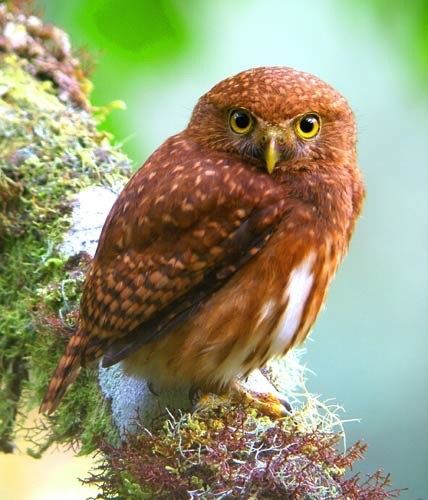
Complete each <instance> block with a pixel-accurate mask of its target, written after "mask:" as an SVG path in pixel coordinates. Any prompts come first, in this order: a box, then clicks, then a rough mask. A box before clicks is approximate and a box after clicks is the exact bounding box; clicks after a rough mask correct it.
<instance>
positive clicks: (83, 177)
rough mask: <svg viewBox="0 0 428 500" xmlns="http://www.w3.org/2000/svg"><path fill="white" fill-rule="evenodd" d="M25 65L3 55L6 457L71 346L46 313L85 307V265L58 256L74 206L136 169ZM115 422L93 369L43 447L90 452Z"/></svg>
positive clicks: (0, 145)
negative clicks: (17, 426) (79, 196)
mask: <svg viewBox="0 0 428 500" xmlns="http://www.w3.org/2000/svg"><path fill="white" fill-rule="evenodd" d="M26 64H27V63H26V62H25V61H23V60H22V59H20V58H18V57H17V56H15V55H13V54H9V55H3V56H1V58H0V114H1V120H0V153H1V157H0V239H1V248H0V251H1V253H0V353H1V354H0V448H2V449H3V450H6V451H10V450H11V449H12V447H13V445H12V441H13V434H14V422H15V419H16V416H17V412H18V409H19V408H23V407H24V406H25V407H27V408H28V407H30V406H35V405H37V404H38V403H39V402H40V399H41V396H42V392H43V391H44V390H45V388H46V385H47V382H48V378H49V376H50V375H51V374H52V371H53V369H54V365H55V364H56V362H57V360H58V358H59V355H60V352H61V351H62V349H63V346H64V342H65V338H64V335H62V336H61V335H58V331H59V330H60V328H57V330H55V328H52V323H51V324H49V322H46V321H45V317H48V316H52V315H54V316H55V317H58V318H60V323H61V324H62V323H64V325H67V322H70V321H71V320H70V318H69V315H70V314H72V313H73V310H75V309H76V307H77V303H78V298H79V294H80V284H81V281H82V269H83V267H82V263H81V262H77V263H74V265H71V267H70V266H69V268H67V262H65V261H64V257H62V256H61V254H60V253H59V252H58V247H59V244H60V243H61V241H62V238H63V235H64V232H65V231H66V229H67V227H68V225H69V220H70V200H71V198H72V196H73V195H74V194H75V193H77V192H79V191H80V190H82V189H84V188H85V187H87V186H90V185H94V184H99V185H104V186H117V185H118V184H119V183H123V182H124V180H125V179H126V178H127V177H128V175H129V168H130V165H129V160H128V159H127V158H126V157H125V156H124V155H123V154H122V153H120V152H119V151H118V150H116V149H115V148H114V147H113V146H112V145H111V144H110V142H109V140H108V138H107V136H106V135H105V134H104V133H101V132H99V131H98V130H97V122H96V120H95V119H94V118H93V116H91V115H90V114H89V113H88V112H87V111H86V110H84V109H81V108H79V107H77V106H72V105H70V103H67V102H63V101H61V100H60V99H59V98H58V93H59V92H60V91H61V90H60V89H59V88H58V87H57V86H55V85H53V84H52V82H51V81H49V80H44V81H40V80H37V79H36V78H34V77H33V76H31V75H30V74H28V72H27V71H26ZM48 330H49V332H48ZM29 378H31V383H29V382H28V380H29ZM109 421H110V417H109V414H108V412H107V405H106V403H105V402H103V401H102V399H101V396H99V393H98V389H97V384H96V379H95V375H94V374H90V373H85V374H83V376H82V377H81V378H80V379H79V381H78V383H77V384H76V385H75V387H74V389H73V390H72V391H70V394H68V395H67V396H66V398H65V402H64V405H63V406H62V407H61V409H60V410H59V412H58V413H57V414H56V415H55V416H54V417H52V418H51V419H50V422H49V425H48V428H49V432H48V434H47V435H46V433H44V438H43V442H39V445H40V446H41V448H43V447H45V445H46V443H48V442H53V441H55V442H66V443H75V442H76V441H77V440H78V439H79V440H80V442H81V444H82V446H83V447H82V451H83V452H86V451H89V450H90V449H91V448H92V447H93V444H92V445H91V444H90V443H91V442H92V443H93V440H94V437H95V436H99V435H110V436H111V435H112V434H113V430H112V427H111V424H110V422H109Z"/></svg>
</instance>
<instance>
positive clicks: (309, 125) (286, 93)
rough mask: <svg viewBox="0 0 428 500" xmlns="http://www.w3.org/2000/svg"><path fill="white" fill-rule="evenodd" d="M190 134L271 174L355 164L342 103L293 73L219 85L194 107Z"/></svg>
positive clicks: (268, 71) (276, 71)
mask: <svg viewBox="0 0 428 500" xmlns="http://www.w3.org/2000/svg"><path fill="white" fill-rule="evenodd" d="M188 132H189V133H190V135H191V136H192V137H193V138H194V140H195V141H197V142H198V143H200V144H201V145H203V146H204V147H207V148H210V149H213V150H216V151H221V152H224V153H229V154H232V155H238V156H239V157H241V158H242V159H243V160H245V161H246V162H250V163H252V164H255V165H257V166H259V167H261V168H265V169H266V170H267V171H268V172H269V173H273V172H274V170H276V169H280V170H281V169H282V170H293V169H302V168H305V169H316V168H322V167H323V165H324V166H325V164H326V162H327V163H330V162H332V163H335V162H337V161H338V160H339V159H340V161H341V162H343V161H345V162H347V161H349V162H354V161H355V122H354V118H353V114H352V111H351V109H350V107H349V106H348V104H347V102H346V100H345V99H344V97H342V96H341V95H340V94H339V93H338V92H337V91H336V90H334V89H333V88H332V87H330V86H329V85H328V84H326V83H325V82H323V81H322V80H320V79H318V78H317V77H315V76H313V75H311V74H309V73H304V72H301V71H296V70H294V69H292V68H286V67H261V68H254V69H250V70H247V71H243V72H242V73H239V74H237V75H235V76H232V77H230V78H227V79H226V80H223V81H222V82H220V83H218V84H217V85H216V86H215V87H213V88H212V89H211V90H210V91H209V92H208V93H206V94H205V95H204V96H202V97H201V99H200V100H199V102H198V103H197V105H196V107H195V109H194V111H193V114H192V118H191V120H190V124H189V127H188Z"/></svg>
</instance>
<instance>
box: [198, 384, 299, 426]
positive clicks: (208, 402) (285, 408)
mask: <svg viewBox="0 0 428 500" xmlns="http://www.w3.org/2000/svg"><path fill="white" fill-rule="evenodd" d="M189 398H190V401H191V403H192V407H193V409H194V411H199V412H200V411H205V410H213V409H215V408H218V407H220V406H221V407H227V406H228V405H230V404H231V403H232V404H237V403H238V404H241V405H244V406H245V407H249V408H254V409H256V410H257V411H258V412H259V413H261V414H262V415H266V416H268V417H270V418H272V419H278V418H282V417H285V416H287V415H290V414H291V413H292V411H293V409H292V407H291V405H290V403H289V402H288V401H287V400H286V399H285V398H284V397H283V396H281V395H280V394H279V393H278V392H277V391H276V390H275V389H274V388H273V387H272V390H271V391H267V392H258V391H254V390H251V389H247V388H244V387H243V386H242V385H241V384H240V383H239V382H236V383H235V384H233V386H232V387H231V390H230V392H229V393H226V394H220V395H219V394H214V393H212V392H208V393H207V392H203V391H201V390H199V389H195V390H191V391H190V393H189Z"/></svg>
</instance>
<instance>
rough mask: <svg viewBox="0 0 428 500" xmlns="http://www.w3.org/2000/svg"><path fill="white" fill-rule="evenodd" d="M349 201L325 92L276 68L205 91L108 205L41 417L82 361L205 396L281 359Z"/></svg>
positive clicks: (352, 202) (341, 250) (341, 112)
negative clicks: (73, 328) (175, 131)
mask: <svg viewBox="0 0 428 500" xmlns="http://www.w3.org/2000/svg"><path fill="white" fill-rule="evenodd" d="M363 199H364V185H363V181H362V177H361V174H360V171H359V169H358V166H357V160H356V127H355V122H354V118H353V114H352V111H351V109H350V107H349V106H348V104H347V102H346V100H345V99H344V98H343V97H342V96H341V95H340V94H339V93H338V92H337V91H335V90H334V89H333V88H332V87H330V86H329V85H328V84H326V83H324V82H323V81H321V80H320V79H318V78H316V77H315V76H313V75H311V74H308V73H304V72H301V71H296V70H294V69H292V68H287V67H261V68H255V69H250V70H247V71H244V72H241V73H239V74H237V75H235V76H232V77H230V78H227V79H226V80H224V81H222V82H220V83H218V84H217V85H215V86H214V87H213V88H212V89H211V90H210V91H209V92H208V93H206V94H205V95H204V96H202V97H201V98H200V99H199V101H198V103H197V104H196V107H195V108H194V110H193V113H192V116H191V119H190V122H189V124H188V126H187V128H186V129H185V130H184V131H182V132H180V133H178V134H177V135H175V136H173V137H170V138H169V139H167V140H166V141H165V142H164V143H163V144H162V145H161V146H160V147H159V148H158V149H157V150H156V151H155V152H154V153H153V154H152V155H151V156H150V157H149V159H148V160H147V161H146V163H145V164H144V165H143V166H142V168H141V169H140V170H138V171H137V172H136V173H135V174H134V176H133V177H132V178H131V179H130V181H129V182H128V184H127V185H126V186H125V188H124V189H123V191H122V193H121V194H120V196H119V197H118V199H117V201H116V203H115V204H114V206H113V208H112V210H111V212H110V214H109V216H108V218H107V220H106V222H105V225H104V228H103V230H102V234H101V237H100V240H99V244H98V249H97V251H96V254H95V257H94V260H93V262H92V265H91V268H90V270H89V272H88V275H87V277H86V281H85V284H84V288H83V293H82V298H81V303H80V317H79V322H78V327H77V329H76V332H75V333H74V335H73V336H72V337H71V338H70V340H69V343H68V345H67V347H66V350H65V353H64V355H63V357H62V358H61V360H60V361H59V364H58V367H57V369H56V371H55V373H54V375H53V378H52V381H51V383H50V385H49V388H48V390H47V393H46V396H45V398H44V401H43V403H42V405H41V411H43V412H47V413H51V412H53V411H54V410H55V409H56V407H57V405H58V404H59V402H60V400H61V398H62V397H63V395H64V392H65V390H66V388H67V387H68V386H69V385H70V384H71V383H72V382H73V381H74V380H75V378H76V376H77V375H78V373H79V370H80V368H81V367H82V366H85V365H88V364H89V363H91V362H93V361H96V360H102V365H103V366H104V367H107V366H111V365H113V364H115V363H118V362H122V364H123V367H124V370H125V371H126V372H127V373H129V374H132V375H134V376H137V377H143V378H145V379H147V380H148V381H150V382H151V383H153V384H154V385H155V386H156V387H158V388H162V387H171V386H175V385H184V384H187V385H189V386H190V387H192V388H195V389H197V390H200V391H203V392H212V393H217V394H218V393H224V392H227V391H228V390H229V389H230V388H231V387H234V386H235V384H236V382H239V381H240V380H242V379H245V377H247V376H248V374H250V373H251V372H252V371H253V370H255V369H257V368H260V367H263V366H264V365H265V364H266V363H267V362H268V361H269V360H271V359H272V358H276V357H278V356H283V355H285V353H287V351H288V350H289V349H290V348H292V347H293V346H295V345H297V344H299V343H301V342H302V341H303V340H304V339H305V337H306V336H307V335H308V332H309V331H310V329H311V327H312V325H313V323H314V321H315V319H316V317H317V315H318V312H319V310H320V308H321V306H322V304H323V302H324V299H325V296H326V292H327V289H328V287H329V284H330V282H331V280H332V278H333V277H334V275H335V272H336V270H337V268H338V266H339V264H340V262H341V261H342V259H343V257H344V255H345V253H346V251H347V249H348V244H349V240H350V238H351V235H352V233H353V230H354V225H355V222H356V219H357V217H358V215H359V214H360V211H361V207H362V203H363Z"/></svg>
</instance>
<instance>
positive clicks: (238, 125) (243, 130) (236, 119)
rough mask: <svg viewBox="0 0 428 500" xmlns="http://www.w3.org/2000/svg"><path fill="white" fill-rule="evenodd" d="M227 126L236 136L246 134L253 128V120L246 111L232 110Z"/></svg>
mask: <svg viewBox="0 0 428 500" xmlns="http://www.w3.org/2000/svg"><path fill="white" fill-rule="evenodd" d="M229 125H230V128H231V129H232V130H233V132H235V133H236V134H247V133H248V132H249V131H250V130H252V128H253V126H254V119H253V117H252V116H251V114H250V113H249V112H248V111H247V110H246V109H232V111H231V112H230V114H229Z"/></svg>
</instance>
